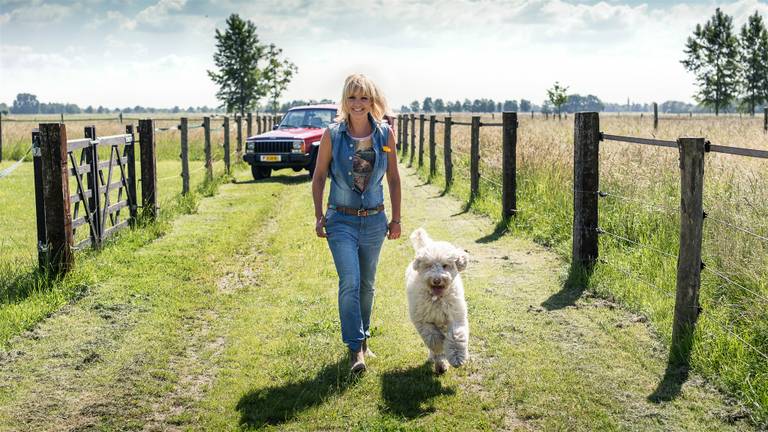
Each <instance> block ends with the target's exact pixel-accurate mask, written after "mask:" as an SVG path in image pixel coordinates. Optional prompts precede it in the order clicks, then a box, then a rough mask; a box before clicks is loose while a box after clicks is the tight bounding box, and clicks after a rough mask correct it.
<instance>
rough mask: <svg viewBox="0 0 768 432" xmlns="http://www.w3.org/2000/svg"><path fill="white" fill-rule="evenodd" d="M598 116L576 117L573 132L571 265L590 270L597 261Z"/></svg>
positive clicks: (590, 114)
mask: <svg viewBox="0 0 768 432" xmlns="http://www.w3.org/2000/svg"><path fill="white" fill-rule="evenodd" d="M599 143H600V116H599V115H598V113H596V112H580V113H576V116H575V118H574V130H573V257H572V261H571V262H572V264H575V265H578V266H581V267H584V268H585V269H591V268H592V267H593V266H594V263H595V261H596V260H597V257H598V249H597V228H598V226H597V221H598V219H597V198H598V196H597V192H598V188H599V185H600V181H599V180H600V177H599V167H598V161H599V158H598V150H599Z"/></svg>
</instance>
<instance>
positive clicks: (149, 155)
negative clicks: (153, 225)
mask: <svg viewBox="0 0 768 432" xmlns="http://www.w3.org/2000/svg"><path fill="white" fill-rule="evenodd" d="M139 144H140V145H141V206H142V209H143V210H142V213H143V214H144V215H145V216H146V217H148V218H149V220H152V221H154V220H155V219H157V156H156V154H155V124H154V121H153V120H152V119H145V120H139Z"/></svg>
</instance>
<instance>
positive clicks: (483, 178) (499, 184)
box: [480, 174, 504, 189]
mask: <svg viewBox="0 0 768 432" xmlns="http://www.w3.org/2000/svg"><path fill="white" fill-rule="evenodd" d="M480 179H481V180H485V181H486V182H488V183H490V184H492V185H495V186H498V187H499V189H503V187H504V186H503V185H502V184H501V183H499V182H497V181H496V180H491V179H489V178H487V177H485V176H483V175H482V174H480Z"/></svg>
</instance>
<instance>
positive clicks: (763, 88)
mask: <svg viewBox="0 0 768 432" xmlns="http://www.w3.org/2000/svg"><path fill="white" fill-rule="evenodd" d="M739 51H740V58H741V65H742V68H743V74H742V76H741V88H742V89H743V91H744V96H745V97H744V100H743V102H742V106H743V107H745V108H749V114H750V115H755V106H756V105H757V104H759V103H760V102H763V101H766V100H768V30H766V28H765V24H764V23H763V18H762V17H761V16H760V15H759V14H758V13H757V11H755V14H754V15H751V16H750V17H749V20H748V21H747V24H744V27H742V28H741V38H740V39H739Z"/></svg>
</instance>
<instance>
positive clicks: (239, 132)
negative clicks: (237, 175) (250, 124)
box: [235, 114, 243, 162]
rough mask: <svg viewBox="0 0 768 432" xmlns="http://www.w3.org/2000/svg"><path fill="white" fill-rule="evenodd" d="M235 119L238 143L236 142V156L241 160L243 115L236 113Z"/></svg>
mask: <svg viewBox="0 0 768 432" xmlns="http://www.w3.org/2000/svg"><path fill="white" fill-rule="evenodd" d="M235 121H236V122H237V144H235V148H236V150H235V152H236V153H235V156H236V158H237V161H238V162H239V161H241V160H242V159H243V117H242V116H239V115H237V114H235Z"/></svg>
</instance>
